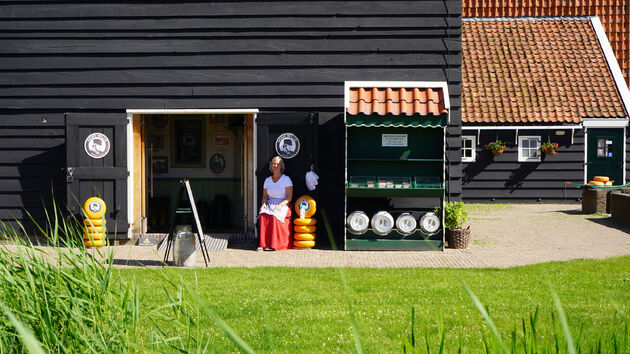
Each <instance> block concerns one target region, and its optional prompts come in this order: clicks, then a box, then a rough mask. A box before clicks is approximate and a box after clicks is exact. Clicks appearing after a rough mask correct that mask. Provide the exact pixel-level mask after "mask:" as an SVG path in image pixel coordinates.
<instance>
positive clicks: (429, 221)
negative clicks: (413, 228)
mask: <svg viewBox="0 0 630 354" xmlns="http://www.w3.org/2000/svg"><path fill="white" fill-rule="evenodd" d="M418 224H419V226H420V230H422V231H423V232H424V233H425V234H433V233H435V232H436V231H437V230H439V229H440V218H439V217H438V216H437V215H435V213H431V212H429V213H425V214H424V215H422V216H421V217H420V220H419V222H418Z"/></svg>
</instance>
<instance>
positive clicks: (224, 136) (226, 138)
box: [212, 133, 232, 145]
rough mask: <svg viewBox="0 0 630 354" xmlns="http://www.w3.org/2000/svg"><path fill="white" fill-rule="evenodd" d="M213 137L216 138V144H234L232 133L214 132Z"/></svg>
mask: <svg viewBox="0 0 630 354" xmlns="http://www.w3.org/2000/svg"><path fill="white" fill-rule="evenodd" d="M212 137H213V140H214V145H232V139H230V133H214V134H213V136H212Z"/></svg>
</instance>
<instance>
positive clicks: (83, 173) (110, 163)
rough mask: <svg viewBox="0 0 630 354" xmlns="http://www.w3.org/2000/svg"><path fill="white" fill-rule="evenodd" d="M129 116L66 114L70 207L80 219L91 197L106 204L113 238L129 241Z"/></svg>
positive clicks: (108, 226) (106, 217)
mask: <svg viewBox="0 0 630 354" xmlns="http://www.w3.org/2000/svg"><path fill="white" fill-rule="evenodd" d="M127 177H128V169H127V115H126V114H123V113H113V114H109V113H108V114H91V113H68V114H66V182H67V185H68V186H67V199H66V201H67V206H68V209H69V210H70V212H71V213H72V214H74V215H75V216H76V217H77V219H83V216H82V213H81V207H82V206H83V203H84V202H85V200H87V199H88V198H90V197H94V196H96V197H100V198H102V199H103V200H104V201H105V205H106V207H107V212H106V214H105V219H106V220H107V232H108V234H109V235H108V236H109V238H110V239H126V238H128V234H127V231H128V229H129V224H128V220H127Z"/></svg>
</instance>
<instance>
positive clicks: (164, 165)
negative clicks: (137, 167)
mask: <svg viewBox="0 0 630 354" xmlns="http://www.w3.org/2000/svg"><path fill="white" fill-rule="evenodd" d="M151 166H152V168H153V173H155V174H164V173H168V156H153V161H152V162H151Z"/></svg>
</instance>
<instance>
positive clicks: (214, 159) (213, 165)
mask: <svg viewBox="0 0 630 354" xmlns="http://www.w3.org/2000/svg"><path fill="white" fill-rule="evenodd" d="M223 170H225V157H223V155H221V154H214V155H212V156H211V157H210V171H212V172H214V173H221V172H223Z"/></svg>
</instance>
